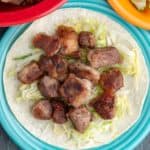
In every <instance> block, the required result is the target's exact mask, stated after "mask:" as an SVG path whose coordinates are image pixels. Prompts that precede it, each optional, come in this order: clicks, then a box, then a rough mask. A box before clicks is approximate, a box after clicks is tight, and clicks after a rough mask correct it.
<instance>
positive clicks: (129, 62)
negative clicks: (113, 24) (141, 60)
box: [114, 48, 139, 76]
mask: <svg viewBox="0 0 150 150" xmlns="http://www.w3.org/2000/svg"><path fill="white" fill-rule="evenodd" d="M119 52H120V54H121V56H122V60H123V62H122V63H121V64H116V65H115V66H114V67H117V68H118V69H120V71H121V72H123V73H124V74H125V75H130V76H134V75H136V74H137V73H138V67H139V66H138V62H137V53H136V49H134V48H133V49H132V50H128V49H127V48H119Z"/></svg>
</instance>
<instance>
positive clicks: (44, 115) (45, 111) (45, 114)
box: [32, 100, 52, 120]
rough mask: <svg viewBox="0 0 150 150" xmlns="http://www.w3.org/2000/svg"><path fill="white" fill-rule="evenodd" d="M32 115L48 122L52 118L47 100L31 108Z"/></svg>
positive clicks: (50, 106)
mask: <svg viewBox="0 0 150 150" xmlns="http://www.w3.org/2000/svg"><path fill="white" fill-rule="evenodd" d="M32 114H33V116H34V117H35V118H38V119H42V120H49V119H51V116H52V105H51V103H50V101H49V100H41V101H39V102H38V103H36V104H35V105H34V106H33V109H32Z"/></svg>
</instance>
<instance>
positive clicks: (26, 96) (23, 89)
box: [16, 82, 43, 101]
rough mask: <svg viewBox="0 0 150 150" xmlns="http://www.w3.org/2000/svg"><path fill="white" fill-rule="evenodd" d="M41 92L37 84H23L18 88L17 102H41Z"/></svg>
mask: <svg viewBox="0 0 150 150" xmlns="http://www.w3.org/2000/svg"><path fill="white" fill-rule="evenodd" d="M42 98H43V96H42V95H41V93H40V91H39V90H38V87H37V83H36V82H34V83H32V84H21V85H20V86H19V88H18V93H17V97H16V100H17V101H27V100H31V101H32V100H34V101H35V100H39V99H42Z"/></svg>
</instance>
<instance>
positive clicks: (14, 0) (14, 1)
mask: <svg viewBox="0 0 150 150" xmlns="http://www.w3.org/2000/svg"><path fill="white" fill-rule="evenodd" d="M0 2H4V3H11V4H15V5H20V4H21V3H22V2H24V0H0Z"/></svg>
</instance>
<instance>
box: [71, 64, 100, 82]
mask: <svg viewBox="0 0 150 150" xmlns="http://www.w3.org/2000/svg"><path fill="white" fill-rule="evenodd" d="M69 70H70V72H72V73H74V74H75V75H76V76H78V77H80V78H84V79H88V80H90V81H92V82H93V83H98V81H99V78H100V74H99V72H98V71H97V70H95V69H94V68H92V67H90V66H87V65H85V64H82V63H80V62H77V63H72V64H70V65H69Z"/></svg>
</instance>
